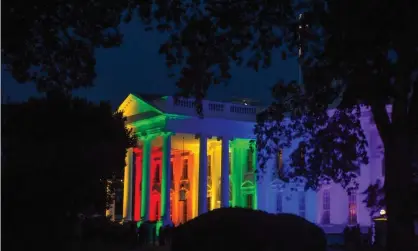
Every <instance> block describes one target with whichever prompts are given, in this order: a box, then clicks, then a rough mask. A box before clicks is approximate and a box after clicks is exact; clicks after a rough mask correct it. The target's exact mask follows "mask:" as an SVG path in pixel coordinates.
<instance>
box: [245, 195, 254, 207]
mask: <svg viewBox="0 0 418 251" xmlns="http://www.w3.org/2000/svg"><path fill="white" fill-rule="evenodd" d="M246 199H247V208H253V195H252V194H247V198H246Z"/></svg>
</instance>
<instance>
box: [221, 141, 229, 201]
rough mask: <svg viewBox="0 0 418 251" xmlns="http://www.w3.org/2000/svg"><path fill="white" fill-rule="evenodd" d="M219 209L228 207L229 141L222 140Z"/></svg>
mask: <svg viewBox="0 0 418 251" xmlns="http://www.w3.org/2000/svg"><path fill="white" fill-rule="evenodd" d="M221 151H222V165H221V207H229V139H228V138H226V137H223V138H222V150H221Z"/></svg>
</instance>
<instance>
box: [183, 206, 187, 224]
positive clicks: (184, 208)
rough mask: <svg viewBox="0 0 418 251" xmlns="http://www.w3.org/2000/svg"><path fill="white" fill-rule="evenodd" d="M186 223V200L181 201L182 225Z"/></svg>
mask: <svg viewBox="0 0 418 251" xmlns="http://www.w3.org/2000/svg"><path fill="white" fill-rule="evenodd" d="M186 221H187V200H185V201H183V223H184V222H186Z"/></svg>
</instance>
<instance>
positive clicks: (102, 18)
mask: <svg viewBox="0 0 418 251" xmlns="http://www.w3.org/2000/svg"><path fill="white" fill-rule="evenodd" d="M127 7H128V1H55V0H49V1H31V2H27V1H22V0H17V1H5V2H4V3H3V11H2V14H3V15H2V16H3V18H4V19H3V20H4V21H5V22H6V23H8V24H13V25H6V26H5V27H4V29H3V30H2V32H3V40H2V45H1V46H2V47H1V49H2V65H3V66H5V68H6V70H8V71H10V72H11V74H12V76H13V77H14V78H15V79H16V80H17V81H18V82H20V83H26V82H34V83H36V86H37V89H38V90H40V91H50V90H54V89H57V88H58V89H66V90H72V89H74V88H79V87H88V86H91V85H93V80H94V78H95V77H96V73H95V65H96V60H95V55H94V51H95V49H96V48H100V47H104V48H109V47H114V46H119V45H120V43H121V39H122V35H121V34H120V32H119V30H118V25H119V23H120V20H121V17H122V11H123V10H125V9H126V8H127Z"/></svg>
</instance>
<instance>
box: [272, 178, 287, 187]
mask: <svg viewBox="0 0 418 251" xmlns="http://www.w3.org/2000/svg"><path fill="white" fill-rule="evenodd" d="M271 186H272V187H273V188H277V189H284V187H285V183H284V182H283V181H282V180H280V179H274V180H273V181H272V182H271Z"/></svg>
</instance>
